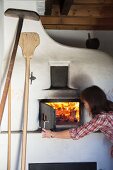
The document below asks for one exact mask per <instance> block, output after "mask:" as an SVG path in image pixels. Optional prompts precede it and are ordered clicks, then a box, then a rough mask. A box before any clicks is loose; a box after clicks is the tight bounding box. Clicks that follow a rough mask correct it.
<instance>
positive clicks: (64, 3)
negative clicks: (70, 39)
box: [59, 0, 73, 15]
mask: <svg viewBox="0 0 113 170" xmlns="http://www.w3.org/2000/svg"><path fill="white" fill-rule="evenodd" d="M59 3H60V13H61V15H68V13H69V11H70V8H71V6H72V4H73V0H61V1H59Z"/></svg>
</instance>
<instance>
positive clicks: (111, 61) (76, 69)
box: [0, 1, 113, 170]
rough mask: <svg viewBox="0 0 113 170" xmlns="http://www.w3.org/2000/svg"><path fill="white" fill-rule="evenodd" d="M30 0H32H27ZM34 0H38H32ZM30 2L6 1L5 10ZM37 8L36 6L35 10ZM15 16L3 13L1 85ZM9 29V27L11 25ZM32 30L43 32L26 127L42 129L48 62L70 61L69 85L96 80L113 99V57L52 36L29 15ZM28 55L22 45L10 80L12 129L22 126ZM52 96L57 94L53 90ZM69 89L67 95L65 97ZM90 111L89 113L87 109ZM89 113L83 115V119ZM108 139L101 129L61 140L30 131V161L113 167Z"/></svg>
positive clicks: (15, 140) (16, 150) (16, 156)
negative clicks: (40, 119)
mask: <svg viewBox="0 0 113 170" xmlns="http://www.w3.org/2000/svg"><path fill="white" fill-rule="evenodd" d="M29 2H31V1H29ZM33 2H35V1H33ZM29 5H30V6H29V7H28V4H27V5H26V3H24V1H21V3H20V2H19V1H10V2H9V1H4V10H6V9H7V8H8V7H9V6H10V7H18V8H22V9H26V8H27V9H30V8H32V10H33V8H34V3H33V4H32V3H29ZM34 10H35V9H34ZM16 25H17V19H14V18H11V17H4V37H5V38H4V59H3V60H2V66H3V67H2V80H3V81H2V87H1V88H3V82H4V73H5V68H7V61H9V58H8V53H9V50H10V47H11V43H12V42H13V38H14V33H15V30H16ZM7 28H8V29H7ZM22 31H26V32H30V31H32V32H33V31H34V32H37V33H38V34H39V36H40V45H39V46H38V47H37V48H36V50H35V53H34V56H33V58H32V60H31V71H33V73H34V76H36V77H37V79H36V80H35V81H34V82H33V84H32V85H30V98H29V116H28V130H29V131H30V130H36V129H37V128H38V112H39V108H38V100H37V99H40V98H45V97H47V95H48V92H47V91H46V90H43V89H47V88H49V86H50V75H49V73H50V72H49V71H50V65H52V63H56V64H58V63H59V64H65V63H69V85H70V87H73V88H76V87H77V88H79V89H80V90H81V89H83V88H85V87H87V86H89V85H92V84H96V85H99V86H100V87H102V88H103V89H104V90H105V92H106V93H107V94H108V97H109V98H110V99H112V100H113V94H112V93H113V74H112V73H113V57H111V56H109V55H108V54H105V53H103V52H101V51H98V50H87V49H81V48H73V47H68V46H64V45H61V44H58V43H56V42H55V41H53V40H52V39H51V38H50V37H49V36H48V35H47V34H46V32H45V31H44V29H43V27H42V25H41V22H37V21H30V20H25V21H24V25H23V30H22ZM24 77H25V60H24V57H23V56H22V52H21V48H20V47H19V48H18V53H17V56H16V61H15V66H14V70H13V75H12V81H11V93H12V101H11V102H12V118H11V122H12V130H13V131H14V130H15V131H18V130H20V129H22V122H23V92H24ZM53 95H55V93H54V92H53ZM66 95H67V94H65V96H66ZM85 114H87V113H85ZM7 115H8V113H7V104H6V107H5V111H4V115H3V119H2V124H1V134H0V153H1V154H0V168H1V169H2V170H6V169H7V133H3V131H7ZM86 120H87V117H85V120H84V121H86ZM110 146H111V144H110V142H109V141H107V140H106V138H105V137H104V135H103V134H101V133H93V134H90V135H88V136H86V137H85V138H83V139H80V140H78V141H74V140H61V139H59V140H58V139H43V138H42V137H41V134H37V133H29V134H28V145H27V162H26V164H27V166H28V163H32V162H89V161H96V162H97V164H98V170H99V169H103V170H112V167H113V161H112V159H111V157H110V153H109V152H110ZM20 148H21V133H13V134H12V146H11V153H12V154H11V170H15V169H16V170H20V165H21V159H20V158H21V150H20Z"/></svg>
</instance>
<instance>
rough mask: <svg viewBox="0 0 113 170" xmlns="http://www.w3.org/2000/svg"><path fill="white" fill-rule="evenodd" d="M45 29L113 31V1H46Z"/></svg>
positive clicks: (43, 21) (43, 22)
mask: <svg viewBox="0 0 113 170" xmlns="http://www.w3.org/2000/svg"><path fill="white" fill-rule="evenodd" d="M41 21H42V24H43V26H44V28H45V29H63V30H113V0H45V14H44V16H41Z"/></svg>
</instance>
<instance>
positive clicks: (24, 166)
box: [21, 57, 30, 170]
mask: <svg viewBox="0 0 113 170" xmlns="http://www.w3.org/2000/svg"><path fill="white" fill-rule="evenodd" d="M29 76H30V58H29V57H27V58H26V73H25V94H24V124H23V138H22V160H21V170H25V168H26V145H27V123H28V102H29Z"/></svg>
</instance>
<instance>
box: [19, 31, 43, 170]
mask: <svg viewBox="0 0 113 170" xmlns="http://www.w3.org/2000/svg"><path fill="white" fill-rule="evenodd" d="M39 42H40V41H39V36H38V34H37V33H33V32H26V33H25V32H24V33H21V36H20V41H19V45H20V47H21V48H22V53H23V56H24V57H25V62H26V71H25V91H24V123H23V137H22V158H21V170H26V145H27V123H28V103H29V77H30V59H31V58H32V56H33V53H34V50H35V48H36V47H37V46H38V45H39Z"/></svg>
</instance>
